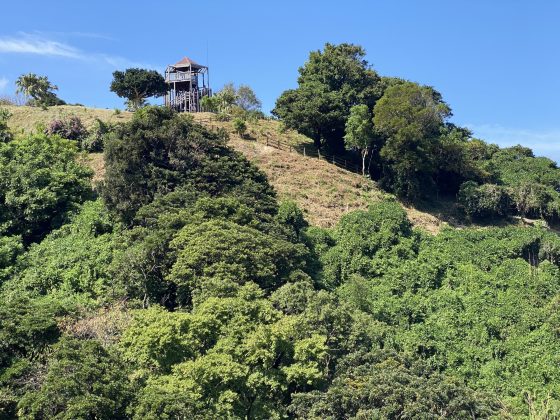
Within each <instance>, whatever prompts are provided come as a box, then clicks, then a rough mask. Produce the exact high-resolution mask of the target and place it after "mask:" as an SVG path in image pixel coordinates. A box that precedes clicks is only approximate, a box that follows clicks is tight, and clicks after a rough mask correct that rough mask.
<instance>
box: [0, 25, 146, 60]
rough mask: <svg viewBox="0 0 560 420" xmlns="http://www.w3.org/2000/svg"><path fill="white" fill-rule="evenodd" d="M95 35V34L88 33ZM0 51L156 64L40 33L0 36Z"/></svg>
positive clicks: (76, 58)
mask: <svg viewBox="0 0 560 420" xmlns="http://www.w3.org/2000/svg"><path fill="white" fill-rule="evenodd" d="M88 35H89V36H94V35H95V34H88ZM0 53H14V54H35V55H42V56H50V57H64V58H70V59H75V60H83V61H90V62H92V61H93V62H98V63H102V64H105V65H108V66H110V67H113V68H125V67H148V68H154V66H150V65H146V64H145V63H139V62H136V61H134V60H129V59H127V58H125V57H121V56H118V55H110V54H103V53H90V52H85V51H82V50H80V49H79V48H76V47H74V46H72V45H69V44H67V43H64V42H59V41H56V40H53V39H49V38H47V37H45V36H44V35H41V34H39V33H35V34H27V33H20V34H19V35H18V36H17V37H13V36H12V37H0Z"/></svg>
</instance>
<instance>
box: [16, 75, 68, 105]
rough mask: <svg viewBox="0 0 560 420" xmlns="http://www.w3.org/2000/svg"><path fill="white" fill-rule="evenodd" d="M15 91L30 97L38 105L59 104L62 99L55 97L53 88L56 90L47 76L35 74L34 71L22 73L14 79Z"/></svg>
mask: <svg viewBox="0 0 560 420" xmlns="http://www.w3.org/2000/svg"><path fill="white" fill-rule="evenodd" d="M16 86H17V90H16V92H17V93H22V94H24V95H25V96H27V97H31V98H32V99H33V102H35V103H36V104H39V105H43V106H45V105H59V104H61V103H62V101H61V100H60V99H59V98H57V96H56V95H55V93H54V92H53V91H54V90H58V87H57V86H56V85H53V84H52V83H51V82H50V81H49V79H48V78H47V76H37V75H36V74H34V73H28V74H22V75H21V76H19V77H18V79H17V80H16Z"/></svg>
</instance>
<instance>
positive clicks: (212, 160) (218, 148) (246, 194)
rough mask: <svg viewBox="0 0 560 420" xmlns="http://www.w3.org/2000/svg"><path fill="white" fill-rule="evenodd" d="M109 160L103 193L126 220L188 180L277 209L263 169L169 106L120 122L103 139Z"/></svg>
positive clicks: (202, 187)
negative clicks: (111, 132)
mask: <svg viewBox="0 0 560 420" xmlns="http://www.w3.org/2000/svg"><path fill="white" fill-rule="evenodd" d="M105 165H106V174H105V180H104V184H103V187H102V195H103V197H104V198H105V201H106V202H107V206H108V207H109V208H110V209H111V210H112V211H113V212H115V213H116V214H117V215H119V216H120V217H121V219H122V220H123V221H125V222H132V220H133V218H134V215H135V213H136V211H137V210H138V209H139V208H140V207H141V206H143V205H145V204H148V203H149V202H151V201H152V200H153V198H154V197H155V196H157V195H164V194H167V193H169V192H171V191H174V190H175V189H176V188H177V187H179V186H187V185H190V186H192V187H194V188H195V189H197V190H199V191H203V192H205V193H208V194H210V195H212V196H219V195H223V194H235V195H236V196H237V197H238V198H239V199H240V200H242V201H243V202H244V203H245V204H247V205H249V206H252V207H255V208H258V209H260V210H261V211H263V212H265V213H269V212H273V211H274V210H275V209H276V205H275V202H274V198H273V195H274V193H273V191H272V188H271V187H270V185H269V184H268V182H267V181H266V178H265V176H264V174H263V173H262V172H260V171H259V170H258V169H256V167H254V166H253V165H251V164H250V163H249V162H248V161H247V160H246V159H245V158H244V157H242V156H241V155H239V154H238V153H236V152H234V151H233V150H231V149H230V148H228V147H227V145H226V138H225V137H224V136H223V135H222V134H216V133H212V132H210V131H208V130H207V129H206V128H205V127H203V126H201V125H199V124H196V123H194V122H193V121H192V120H191V119H187V118H182V117H181V116H178V115H177V114H176V113H174V112H173V111H171V110H169V109H167V108H162V107H147V108H143V109H141V110H139V111H137V112H136V113H135V115H134V118H133V120H132V121H131V122H129V123H126V124H122V125H119V126H117V128H116V130H115V133H114V134H113V135H111V136H109V138H108V139H107V143H106V144H105ZM263 205H264V207H266V208H264V207H263Z"/></svg>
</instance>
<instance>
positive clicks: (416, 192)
mask: <svg viewBox="0 0 560 420" xmlns="http://www.w3.org/2000/svg"><path fill="white" fill-rule="evenodd" d="M364 57H365V51H364V50H363V49H362V48H361V47H359V46H355V45H349V44H340V45H332V44H326V45H325V47H324V49H323V50H322V51H313V52H311V53H310V55H309V59H308V61H307V62H306V63H305V64H304V66H303V67H301V68H300V69H299V73H300V76H299V78H298V88H297V89H291V90H287V91H285V92H284V93H283V94H282V95H281V96H280V97H279V98H278V100H277V102H276V107H275V109H274V110H273V111H272V113H273V114H274V115H275V116H277V117H278V118H280V119H281V120H282V121H283V123H284V124H285V125H286V126H287V127H289V128H293V129H296V130H297V131H299V132H300V133H302V134H304V135H306V136H309V137H311V138H312V139H313V140H314V141H315V145H316V146H317V147H326V148H328V149H330V151H331V152H333V153H339V154H340V153H344V149H347V150H355V151H356V152H358V153H359V155H358V154H357V153H356V156H355V158H356V160H358V159H360V163H361V166H362V168H363V172H364V173H368V174H369V175H370V176H371V177H372V178H374V179H376V180H378V181H379V182H380V185H381V186H383V187H384V188H386V189H387V190H389V191H391V192H394V193H395V194H397V195H398V196H400V197H401V198H404V199H406V200H408V201H410V200H413V201H419V200H426V199H430V198H433V197H437V196H438V194H444V195H448V196H452V197H453V198H457V202H458V204H459V205H460V206H461V207H462V208H463V210H464V211H465V213H466V215H467V216H469V217H472V218H475V219H476V218H478V219H482V218H493V217H503V216H507V215H519V216H523V217H531V218H544V219H546V220H548V221H558V219H559V218H560V210H559V209H560V169H559V168H558V167H557V165H556V163H554V162H553V161H551V160H550V159H546V158H538V157H535V156H534V155H533V153H532V152H531V150H530V149H527V148H525V147H521V146H515V147H511V148H506V149H500V148H499V147H497V146H495V145H490V144H487V143H485V142H484V141H481V140H478V139H474V138H472V133H471V132H470V131H469V130H467V129H465V128H462V127H457V126H455V125H453V124H451V123H450V122H449V121H448V118H449V117H450V116H451V109H450V107H449V106H448V105H447V104H446V103H445V102H444V101H443V98H442V95H441V94H440V93H439V92H437V91H436V90H435V89H434V88H432V87H430V86H422V85H420V84H418V83H413V82H408V81H405V80H401V79H397V78H390V77H379V76H378V75H377V74H376V73H375V72H374V71H373V70H372V69H371V68H370V66H369V64H368V62H367V61H366V60H365V58H364ZM346 157H347V158H352V155H349V156H346ZM366 161H367V164H366ZM366 167H367V171H366V170H365V169H366Z"/></svg>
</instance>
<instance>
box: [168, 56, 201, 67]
mask: <svg viewBox="0 0 560 420" xmlns="http://www.w3.org/2000/svg"><path fill="white" fill-rule="evenodd" d="M173 67H175V68H179V69H180V68H185V67H193V68H199V69H200V68H206V66H203V65H200V64H198V63H197V62H196V61H194V60H191V59H190V58H189V57H187V56H185V57H183V58H182V59H181V60H179V61H177V62H176V63H175V64H173Z"/></svg>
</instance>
